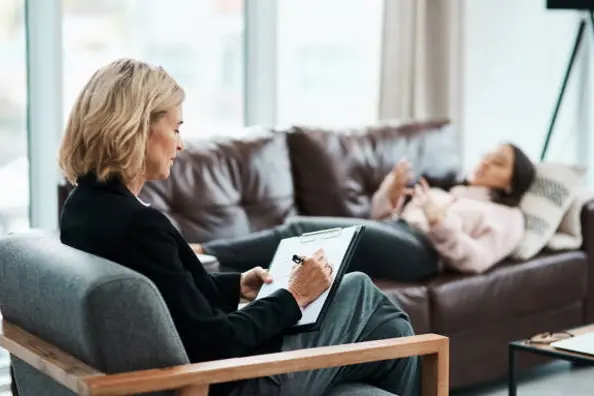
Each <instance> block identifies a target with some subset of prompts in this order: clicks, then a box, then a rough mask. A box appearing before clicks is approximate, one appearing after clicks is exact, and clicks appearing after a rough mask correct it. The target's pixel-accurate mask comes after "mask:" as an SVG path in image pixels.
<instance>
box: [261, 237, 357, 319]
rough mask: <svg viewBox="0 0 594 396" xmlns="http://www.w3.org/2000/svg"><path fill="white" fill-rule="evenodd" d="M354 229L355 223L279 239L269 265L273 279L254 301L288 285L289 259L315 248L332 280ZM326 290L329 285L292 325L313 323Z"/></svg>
mask: <svg viewBox="0 0 594 396" xmlns="http://www.w3.org/2000/svg"><path fill="white" fill-rule="evenodd" d="M358 228H359V227H358V226H352V227H346V228H333V229H328V230H322V231H317V232H312V233H308V234H303V235H301V236H298V237H293V238H286V239H283V240H282V241H281V242H280V244H279V245H278V248H277V250H276V253H275V254H274V258H273V259H272V263H271V264H270V267H269V273H270V275H271V276H272V279H273V282H272V283H270V284H264V285H263V286H262V288H261V289H260V292H259V293H258V296H257V297H256V300H258V299H260V298H264V297H266V296H268V295H270V294H272V293H273V292H275V291H276V290H278V289H286V288H287V287H288V286H289V277H290V275H291V270H292V268H293V265H294V264H295V263H293V261H291V258H292V257H293V255H294V254H297V255H299V256H311V255H312V254H314V253H315V251H316V250H318V249H324V251H325V253H326V257H327V258H328V262H329V263H330V264H331V265H332V267H333V271H332V283H334V280H335V279H336V274H338V273H339V272H340V267H341V266H342V265H347V264H348V263H345V260H344V258H345V255H346V254H347V251H348V248H349V246H350V244H351V241H352V240H353V238H354V237H355V234H356V232H357V229H358ZM329 291H330V288H328V290H326V291H325V292H324V293H322V295H320V297H318V299H316V300H315V301H314V302H312V303H311V304H309V305H308V306H307V307H306V308H305V309H304V310H303V316H302V317H301V320H300V321H299V322H297V324H296V326H300V325H308V324H313V323H315V322H316V321H317V320H318V317H319V316H320V313H321V311H322V308H323V306H324V303H325V302H326V299H327V298H328V293H329Z"/></svg>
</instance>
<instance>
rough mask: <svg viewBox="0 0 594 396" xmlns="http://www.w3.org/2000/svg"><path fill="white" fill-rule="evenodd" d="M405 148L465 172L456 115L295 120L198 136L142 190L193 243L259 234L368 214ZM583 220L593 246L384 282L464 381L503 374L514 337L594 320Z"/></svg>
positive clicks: (591, 214)
mask: <svg viewBox="0 0 594 396" xmlns="http://www.w3.org/2000/svg"><path fill="white" fill-rule="evenodd" d="M404 155H406V156H407V157H408V159H409V160H410V161H411V162H412V163H413V166H414V168H415V170H416V171H417V173H418V174H420V173H422V174H424V175H425V176H426V177H427V178H428V179H429V180H430V181H431V182H432V183H433V184H438V185H439V184H440V183H444V184H448V183H450V182H451V181H452V180H454V179H455V178H456V177H457V176H458V175H459V174H460V172H461V169H460V167H461V158H460V144H459V140H458V137H457V135H456V132H455V130H454V128H452V127H451V126H450V125H448V123H447V121H431V122H422V123H409V124H395V125H378V126H369V127H365V128H354V129H351V130H325V129H322V128H311V127H303V126H295V127H292V128H290V129H286V130H274V131H263V132H261V133H255V134H252V135H249V136H244V137H242V138H221V139H205V140H195V141H187V142H186V150H185V151H184V152H183V153H181V154H180V155H179V157H178V158H179V159H178V161H177V163H176V164H175V166H174V167H173V170H172V175H171V177H170V178H169V179H168V180H166V181H162V182H152V183H150V184H147V185H146V186H145V187H144V189H143V191H142V193H141V198H142V199H143V200H145V201H147V202H150V203H151V204H152V205H153V206H154V207H155V208H157V209H159V210H161V211H163V212H164V213H166V214H167V216H168V217H169V218H170V219H171V220H172V222H173V223H174V224H175V226H176V227H178V229H179V230H180V231H181V232H182V233H183V234H184V236H185V237H186V239H187V240H188V241H189V242H204V241H208V240H211V239H215V238H227V237H233V236H239V235H244V234H248V233H250V232H253V231H256V230H260V229H264V228H267V227H271V226H274V225H276V224H279V223H282V222H283V221H284V220H285V219H286V218H287V217H288V216H291V215H294V214H300V215H312V216H318V215H319V216H347V217H361V218H365V217H368V216H369V211H370V198H371V195H372V194H373V192H374V191H375V190H376V189H377V187H378V186H379V184H380V182H381V180H382V178H383V177H384V175H385V174H387V173H388V172H389V171H390V169H391V168H392V166H393V164H394V163H395V162H396V161H397V160H398V159H399V158H401V157H402V156H404ZM61 191H62V194H61V195H62V198H63V197H64V196H65V193H66V190H65V189H62V190H61ZM582 222H583V226H584V227H583V230H584V233H585V238H584V241H585V242H584V248H583V249H582V250H576V251H568V252H562V253H554V254H553V253H548V254H547V253H543V254H541V255H540V256H539V257H537V258H535V259H533V260H530V261H528V262H510V261H505V262H502V263H500V264H499V265H497V266H496V268H494V269H493V270H491V271H490V272H488V273H486V274H484V275H480V276H465V275H460V274H453V273H446V274H443V275H441V276H439V277H438V278H436V279H433V280H431V281H429V282H427V283H418V284H403V283H398V282H390V281H386V280H381V279H377V280H376V282H377V284H378V285H379V286H380V287H381V288H382V289H383V290H384V291H385V292H386V293H387V294H388V295H389V296H390V297H392V298H393V299H395V300H397V301H398V302H400V304H401V305H402V307H403V308H404V309H405V310H406V311H407V312H408V313H409V314H410V315H411V317H412V321H413V325H414V328H415V331H416V332H417V333H425V332H435V333H440V334H443V335H446V336H449V337H450V339H451V348H452V349H451V375H452V378H451V384H452V386H453V387H454V388H460V387H466V386H469V385H474V384H477V383H482V382H485V381H488V380H493V379H497V378H502V377H504V376H505V375H506V372H507V343H508V342H509V341H511V340H514V339H519V338H525V337H527V336H530V335H532V334H535V333H538V332H542V331H553V330H561V329H565V328H569V327H572V326H577V325H581V324H585V323H590V322H592V321H593V319H594V273H593V272H592V271H591V270H590V265H594V263H592V262H593V261H594V251H593V250H592V249H594V245H591V246H592V247H590V241H592V243H594V202H591V203H588V205H587V206H586V207H584V209H583V212H582ZM397 263H398V252H394V265H397ZM534 363H536V362H535V361H528V360H526V361H522V360H520V364H521V365H524V366H528V365H531V364H534Z"/></svg>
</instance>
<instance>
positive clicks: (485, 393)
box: [451, 361, 594, 396]
mask: <svg viewBox="0 0 594 396" xmlns="http://www.w3.org/2000/svg"><path fill="white" fill-rule="evenodd" d="M565 395H567V396H586V395H587V396H592V395H594V368H592V367H586V368H584V367H582V368H574V367H573V366H571V364H569V363H567V362H562V361H557V362H554V363H551V364H548V365H545V366H541V367H539V368H536V369H532V370H529V371H527V372H523V373H520V375H519V378H518V388H517V396H565ZM451 396H507V382H506V381H500V382H497V383H494V384H490V385H486V386H481V387H480V388H474V389H467V390H464V391H458V392H453V393H452V394H451Z"/></svg>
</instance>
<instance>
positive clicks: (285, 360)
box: [0, 320, 449, 396]
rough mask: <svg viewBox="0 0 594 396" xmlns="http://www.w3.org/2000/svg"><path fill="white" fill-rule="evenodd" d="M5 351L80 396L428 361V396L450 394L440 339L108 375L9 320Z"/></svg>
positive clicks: (185, 392) (180, 390)
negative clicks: (400, 361)
mask: <svg viewBox="0 0 594 396" xmlns="http://www.w3.org/2000/svg"><path fill="white" fill-rule="evenodd" d="M0 346H2V347H3V348H5V349H6V350H8V352H10V353H11V354H12V355H14V356H16V357H18V358H19V359H21V360H23V361H25V362H26V363H28V364H30V365H31V366H33V367H35V368H36V369H37V370H39V371H40V372H42V373H45V374H46V375H48V376H49V377H51V378H52V379H53V380H55V381H56V382H58V383H60V384H62V385H64V386H65V387H66V388H68V389H70V390H72V391H73V392H75V393H77V394H79V395H93V396H94V395H97V396H99V395H106V396H108V395H109V396H116V395H130V394H137V393H144V392H153V391H161V390H177V394H178V395H180V396H206V395H208V389H209V385H210V384H216V383H221V382H229V381H235V380H242V379H248V378H258V377H264V376H269V375H274V374H281V373H289V372H296V371H305V370H314V369H320V368H324V367H336V366H347V365H351V364H358V363H367V362H373V361H380V360H388V359H397V358H403V357H408V356H423V364H422V375H423V384H422V394H423V396H446V395H448V392H449V339H448V338H447V337H444V336H440V335H437V334H424V335H417V336H412V337H403V338H393V339H386V340H379V341H368V342H361V343H355V344H344V345H336V346H329V347H320V348H312V349H303V350H297V351H290V352H281V353H273V354H268V355H258V356H250V357H246V358H237V359H227V360H219V361H213V362H206V363H195V364H186V365H182V366H176V367H170V368H165V369H151V370H142V371H135V372H130V373H122V374H104V373H101V372H100V371H98V370H95V369H94V368H92V367H90V366H88V365H87V364H85V363H83V362H81V361H80V360H78V359H76V358H75V357H73V356H71V355H69V354H68V353H66V352H64V351H62V350H60V349H58V348H56V347H54V346H53V345H51V344H49V343H47V342H45V341H43V340H42V339H40V338H38V337H36V336H34V335H32V334H30V333H28V332H26V331H25V330H23V329H22V328H20V327H18V326H15V325H13V324H11V323H10V322H8V321H6V320H3V321H2V328H1V329H0Z"/></svg>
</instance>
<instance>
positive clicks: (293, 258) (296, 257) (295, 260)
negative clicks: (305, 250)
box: [291, 254, 305, 264]
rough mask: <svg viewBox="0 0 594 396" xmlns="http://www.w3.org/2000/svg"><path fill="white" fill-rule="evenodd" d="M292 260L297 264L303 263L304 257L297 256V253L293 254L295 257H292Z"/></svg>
mask: <svg viewBox="0 0 594 396" xmlns="http://www.w3.org/2000/svg"><path fill="white" fill-rule="evenodd" d="M291 260H292V261H293V262H294V263H295V264H303V261H305V260H303V257H300V256H297V255H296V254H294V255H293V257H291Z"/></svg>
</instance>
